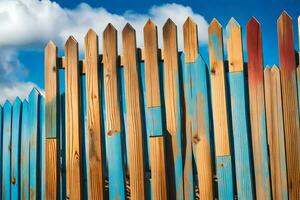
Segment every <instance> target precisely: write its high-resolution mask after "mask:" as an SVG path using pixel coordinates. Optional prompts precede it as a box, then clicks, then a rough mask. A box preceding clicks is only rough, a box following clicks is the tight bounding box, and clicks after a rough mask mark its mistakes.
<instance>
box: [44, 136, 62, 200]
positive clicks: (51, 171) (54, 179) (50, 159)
mask: <svg viewBox="0 0 300 200" xmlns="http://www.w3.org/2000/svg"><path fill="white" fill-rule="evenodd" d="M58 149H59V146H58V139H56V138H47V139H46V155H45V156H46V199H48V200H51V199H58V197H59V195H58V194H57V191H58V189H59V188H58V186H59V177H58V174H57V172H58V170H59V169H58V165H57V163H58V155H57V154H55V152H57V151H58ZM50 191H55V192H50Z"/></svg>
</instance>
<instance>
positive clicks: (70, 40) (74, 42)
mask: <svg viewBox="0 0 300 200" xmlns="http://www.w3.org/2000/svg"><path fill="white" fill-rule="evenodd" d="M75 45H78V42H77V40H76V39H75V38H74V37H73V36H72V35H71V36H69V38H68V40H67V41H66V44H65V46H66V47H67V46H75Z"/></svg>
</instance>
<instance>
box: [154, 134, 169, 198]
mask: <svg viewBox="0 0 300 200" xmlns="http://www.w3.org/2000/svg"><path fill="white" fill-rule="evenodd" d="M150 149H151V151H150V162H151V167H152V168H151V172H152V199H159V200H167V183H166V179H167V176H166V166H165V147H164V137H163V136H151V137H150Z"/></svg>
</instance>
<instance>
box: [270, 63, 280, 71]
mask: <svg viewBox="0 0 300 200" xmlns="http://www.w3.org/2000/svg"><path fill="white" fill-rule="evenodd" d="M271 70H272V72H273V71H276V73H278V72H279V71H280V69H279V67H278V66H277V65H276V64H274V65H273V67H272V69H271Z"/></svg>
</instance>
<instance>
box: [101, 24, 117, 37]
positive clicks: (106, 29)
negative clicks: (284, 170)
mask: <svg viewBox="0 0 300 200" xmlns="http://www.w3.org/2000/svg"><path fill="white" fill-rule="evenodd" d="M110 32H113V33H117V29H116V28H115V27H114V26H113V25H112V24H111V23H108V24H107V26H106V28H105V29H104V31H103V34H106V33H110Z"/></svg>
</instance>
